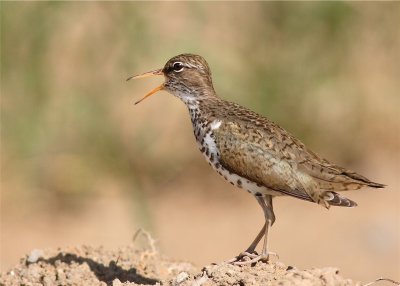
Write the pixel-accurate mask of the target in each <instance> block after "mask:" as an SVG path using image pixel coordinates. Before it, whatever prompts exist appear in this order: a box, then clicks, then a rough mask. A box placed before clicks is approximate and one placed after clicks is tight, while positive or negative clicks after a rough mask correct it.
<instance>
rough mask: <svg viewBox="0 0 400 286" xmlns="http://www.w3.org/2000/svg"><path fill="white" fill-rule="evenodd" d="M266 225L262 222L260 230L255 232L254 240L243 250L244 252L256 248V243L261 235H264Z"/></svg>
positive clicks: (250, 251) (252, 250) (252, 251)
mask: <svg viewBox="0 0 400 286" xmlns="http://www.w3.org/2000/svg"><path fill="white" fill-rule="evenodd" d="M266 227H267V225H266V224H265V223H264V225H263V227H262V229H261V230H260V232H259V233H258V234H257V236H256V238H255V239H254V241H253V242H252V243H251V244H250V246H249V247H248V248H247V249H246V250H245V251H244V252H245V253H254V251H255V250H256V247H257V245H258V243H259V242H260V240H261V238H263V236H264V235H265V228H266Z"/></svg>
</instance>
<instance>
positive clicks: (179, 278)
mask: <svg viewBox="0 0 400 286" xmlns="http://www.w3.org/2000/svg"><path fill="white" fill-rule="evenodd" d="M188 278H189V274H187V273H186V272H181V273H179V274H178V276H176V280H175V281H176V284H180V283H182V282H183V281H185V280H186V279H188Z"/></svg>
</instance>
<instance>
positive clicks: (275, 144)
mask: <svg viewBox="0 0 400 286" xmlns="http://www.w3.org/2000/svg"><path fill="white" fill-rule="evenodd" d="M227 104H228V105H229V112H226V110H228V109H224V108H218V109H215V110H214V112H213V114H212V115H213V116H214V117H216V118H217V119H220V120H221V121H222V122H223V124H221V126H220V128H218V129H217V130H214V134H215V137H216V141H217V147H219V150H220V152H221V158H220V160H221V163H222V164H224V166H225V167H226V168H228V169H230V170H232V171H234V172H236V173H237V174H239V175H241V176H244V177H246V178H248V179H251V180H253V181H255V182H258V183H260V184H263V185H264V186H266V187H268V188H271V189H273V190H277V191H281V192H282V193H285V194H288V195H291V196H295V197H299V198H302V199H306V200H313V201H316V202H317V201H319V199H320V197H321V196H322V195H323V193H324V192H325V191H345V190H354V189H359V188H361V187H363V186H370V187H375V188H382V187H384V185H382V184H378V183H374V182H372V181H370V180H368V179H367V178H365V177H363V176H361V175H359V174H357V173H356V172H353V171H350V170H346V169H344V168H342V167H339V166H336V165H334V164H331V163H330V162H328V161H327V160H325V159H322V158H320V157H319V156H317V155H316V154H315V153H313V152H311V151H310V150H308V149H307V148H306V147H305V145H304V144H303V143H302V142H300V141H299V140H298V139H296V138H295V137H294V136H292V135H291V134H290V133H288V132H287V131H286V130H284V129H283V128H281V127H280V126H278V125H276V124H275V123H273V122H271V121H269V120H268V119H266V118H264V117H261V116H260V115H258V114H256V113H254V112H252V111H249V110H247V109H245V108H243V107H241V106H239V105H237V104H234V103H227ZM224 110H225V111H224Z"/></svg>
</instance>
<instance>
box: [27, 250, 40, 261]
mask: <svg viewBox="0 0 400 286" xmlns="http://www.w3.org/2000/svg"><path fill="white" fill-rule="evenodd" d="M41 257H43V250H41V249H34V250H32V251H31V253H30V254H29V256H28V259H27V261H28V262H29V263H35V262H36V261H38V260H39V258H41Z"/></svg>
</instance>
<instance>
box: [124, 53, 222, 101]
mask: <svg viewBox="0 0 400 286" xmlns="http://www.w3.org/2000/svg"><path fill="white" fill-rule="evenodd" d="M155 75H164V77H165V82H164V83H162V84H161V85H159V86H158V87H156V88H154V89H153V90H151V91H150V92H149V93H148V94H147V95H145V96H144V97H143V98H142V99H140V100H139V101H137V102H136V103H135V104H138V103H139V102H141V101H142V100H144V99H145V98H147V97H149V96H150V95H152V94H154V93H156V92H157V91H160V90H165V91H168V92H170V93H172V94H173V95H175V96H177V97H178V98H180V99H182V100H183V101H184V102H188V101H190V100H193V99H197V98H199V97H202V96H213V95H215V93H214V88H213V84H212V79H211V71H210V68H209V66H208V64H207V62H206V60H205V59H204V58H203V57H201V56H198V55H192V54H182V55H179V56H176V57H173V58H171V59H170V60H169V61H168V62H167V63H166V64H165V66H164V68H162V69H158V70H154V71H150V72H147V73H144V74H140V75H137V76H132V77H130V78H128V80H130V79H137V78H144V77H149V76H155Z"/></svg>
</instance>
